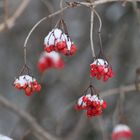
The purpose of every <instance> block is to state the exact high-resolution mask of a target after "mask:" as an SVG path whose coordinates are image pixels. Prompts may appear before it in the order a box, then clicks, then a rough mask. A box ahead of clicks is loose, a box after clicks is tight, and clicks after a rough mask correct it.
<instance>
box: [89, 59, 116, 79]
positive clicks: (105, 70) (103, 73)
mask: <svg viewBox="0 0 140 140" xmlns="http://www.w3.org/2000/svg"><path fill="white" fill-rule="evenodd" d="M90 75H91V77H96V78H97V79H98V80H101V79H103V81H107V80H108V79H109V78H112V77H113V75H114V74H113V71H112V67H111V66H110V65H109V63H108V62H107V61H106V60H105V59H100V58H98V59H95V60H94V61H93V63H92V64H90Z"/></svg>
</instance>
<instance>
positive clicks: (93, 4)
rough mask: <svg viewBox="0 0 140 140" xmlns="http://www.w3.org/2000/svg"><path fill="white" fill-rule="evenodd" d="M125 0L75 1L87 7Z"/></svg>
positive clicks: (130, 0)
mask: <svg viewBox="0 0 140 140" xmlns="http://www.w3.org/2000/svg"><path fill="white" fill-rule="evenodd" d="M124 1H125V0H96V1H94V2H92V3H89V2H77V4H81V5H84V6H88V7H91V6H94V7H96V6H98V5H101V4H105V3H111V2H124ZM126 1H127V2H140V0H126Z"/></svg>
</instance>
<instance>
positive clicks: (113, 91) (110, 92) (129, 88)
mask: <svg viewBox="0 0 140 140" xmlns="http://www.w3.org/2000/svg"><path fill="white" fill-rule="evenodd" d="M120 90H122V91H123V92H125V94H126V93H128V92H131V91H135V90H136V87H135V85H134V84H133V85H128V86H122V87H119V88H114V89H110V90H107V91H105V92H101V93H100V96H102V97H107V96H111V95H115V94H118V93H120Z"/></svg>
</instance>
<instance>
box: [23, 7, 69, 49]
mask: <svg viewBox="0 0 140 140" xmlns="http://www.w3.org/2000/svg"><path fill="white" fill-rule="evenodd" d="M67 8H69V6H66V7H64V8H63V9H60V10H58V11H56V12H54V13H53V14H50V15H48V16H47V17H43V18H42V19H40V20H39V21H38V22H37V23H36V24H35V25H34V26H33V27H32V29H31V30H30V31H29V33H28V35H27V37H26V39H25V42H24V47H26V46H27V42H28V40H29V38H30V36H31V34H32V32H33V31H34V30H35V29H36V27H37V26H38V25H39V24H40V23H42V22H43V21H45V20H47V19H49V18H51V17H53V16H56V15H58V14H60V13H62V12H63V11H64V10H66V9H67Z"/></svg>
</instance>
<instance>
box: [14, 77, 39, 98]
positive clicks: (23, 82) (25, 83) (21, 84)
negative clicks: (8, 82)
mask: <svg viewBox="0 0 140 140" xmlns="http://www.w3.org/2000/svg"><path fill="white" fill-rule="evenodd" d="M14 86H15V88H17V89H20V90H24V92H25V95H27V96H30V95H31V94H32V93H33V92H39V91H40V90H41V85H40V84H38V82H37V80H36V79H35V78H33V77H31V76H29V75H22V76H19V77H18V78H17V79H15V81H14Z"/></svg>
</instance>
